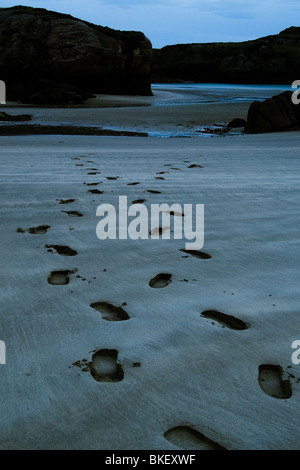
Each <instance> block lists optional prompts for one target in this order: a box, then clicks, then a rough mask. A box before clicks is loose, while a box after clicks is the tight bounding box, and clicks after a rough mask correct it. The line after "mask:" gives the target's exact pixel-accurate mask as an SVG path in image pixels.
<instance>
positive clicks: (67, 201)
mask: <svg viewBox="0 0 300 470" xmlns="http://www.w3.org/2000/svg"><path fill="white" fill-rule="evenodd" d="M56 200H57V201H59V203H60V204H72V202H74V201H76V199H56Z"/></svg>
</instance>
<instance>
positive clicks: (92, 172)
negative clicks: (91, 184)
mask: <svg viewBox="0 0 300 470" xmlns="http://www.w3.org/2000/svg"><path fill="white" fill-rule="evenodd" d="M87 174H88V175H101V171H90V172H89V173H87Z"/></svg>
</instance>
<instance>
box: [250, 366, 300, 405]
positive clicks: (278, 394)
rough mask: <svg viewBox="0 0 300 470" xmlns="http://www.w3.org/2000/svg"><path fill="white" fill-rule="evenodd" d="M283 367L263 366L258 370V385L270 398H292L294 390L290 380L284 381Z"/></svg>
mask: <svg viewBox="0 0 300 470" xmlns="http://www.w3.org/2000/svg"><path fill="white" fill-rule="evenodd" d="M282 375H283V370H282V367H281V366H278V365H272V364H262V365H260V366H259V368H258V383H259V385H260V388H261V389H262V390H263V391H264V392H265V393H266V394H267V395H269V396H270V397H273V398H278V399H281V400H283V399H287V398H290V397H291V396H292V388H291V384H290V381H289V380H283V379H282Z"/></svg>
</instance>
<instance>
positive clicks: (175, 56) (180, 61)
mask: <svg viewBox="0 0 300 470" xmlns="http://www.w3.org/2000/svg"><path fill="white" fill-rule="evenodd" d="M298 79H300V27H291V28H288V29H286V30H284V31H282V32H281V33H279V34H277V35H272V36H266V37H263V38H260V39H256V40H253V41H245V42H240V43H233V42H232V43H206V44H178V45H175V46H166V47H164V48H162V49H154V50H153V60H152V81H153V82H180V81H192V82H199V83H201V82H202V83H203V82H210V83H249V84H256V83H260V84H262V83H268V84H289V83H292V82H293V81H294V80H298Z"/></svg>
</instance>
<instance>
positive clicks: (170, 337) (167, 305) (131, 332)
mask: <svg viewBox="0 0 300 470" xmlns="http://www.w3.org/2000/svg"><path fill="white" fill-rule="evenodd" d="M143 109H144V108H143ZM145 109H146V108H145ZM147 109H150V108H147ZM128 112H129V114H127V116H130V114H131V110H130V109H128ZM132 112H133V111H132ZM120 113H122V110H120ZM234 117H235V116H234ZM131 119H133V116H132V118H131ZM174 119H175V118H174ZM166 125H167V123H166ZM299 144H300V135H299V133H289V134H272V135H271V134H270V135H263V136H235V137H226V138H213V139H154V138H130V137H128V138H124V137H116V138H111V137H87V136H84V137H76V136H72V137H71V136H51V137H50V136H49V137H43V136H28V137H1V138H0V175H1V176H0V192H1V202H2V204H1V208H0V213H1V228H0V230H1V247H0V250H1V265H2V276H1V278H2V280H1V286H0V288H1V308H0V325H1V330H0V339H1V340H3V341H5V343H6V356H7V357H6V362H7V363H6V365H0V368H1V404H0V443H1V444H0V446H1V448H2V449H113V450H118V449H151V450H152V449H153V450H154V449H165V450H176V449H185V450H186V449H194V448H202V446H203V443H202V442H201V440H200V439H199V438H198V437H197V435H193V437H191V434H190V433H189V432H188V430H187V429H185V428H184V426H193V427H194V429H196V430H197V431H198V432H200V433H202V434H203V435H205V436H206V437H207V438H208V439H210V441H209V442H211V441H212V442H213V443H214V445H217V444H218V445H220V446H222V447H224V448H226V449H298V448H299V419H300V405H299V403H300V399H299V398H300V383H299V378H300V369H299V368H300V365H295V364H293V363H292V360H291V355H292V353H293V350H292V349H291V345H292V342H293V341H294V340H297V339H300V337H299V335H300V325H299V300H300V291H299V264H300V249H299V248H300V246H299V244H300V242H299V239H300V238H299V227H300V223H299V202H300V201H299V187H300V185H299V170H300V161H299ZM191 165H199V166H193V167H191V168H189V167H190V166H191ZM200 166H201V167H202V168H200ZM176 168H177V169H176ZM93 173H95V174H93ZM111 178H117V179H111ZM156 178H164V179H163V180H162V179H156ZM90 183H99V184H98V185H97V186H88V184H90ZM129 183H139V184H134V185H131V184H130V185H128V184H129ZM90 189H99V191H101V192H103V194H93V193H90V192H89V190H90ZM149 190H151V191H160V193H151V192H148V191H149ZM120 195H125V196H127V197H128V204H130V203H131V202H132V201H134V200H137V199H145V200H146V205H147V207H150V204H151V203H163V202H166V203H169V204H171V203H174V202H177V203H179V204H181V205H182V206H183V204H188V203H192V204H204V205H205V243H204V247H203V251H204V252H205V253H207V254H209V255H210V256H211V258H207V259H201V258H195V257H193V256H191V255H187V254H185V253H183V252H182V251H180V250H181V249H183V248H184V244H185V240H173V239H171V240H150V239H149V240H137V241H134V240H120V241H119V240H105V241H100V240H99V239H98V238H97V236H96V225H97V223H98V221H99V217H96V208H97V206H98V205H99V204H101V203H110V204H114V205H117V204H118V198H119V196H120ZM72 200H73V201H72ZM61 202H67V203H65V204H61ZM68 212H69V213H70V214H69V215H68ZM80 214H81V215H82V216H81V217H76V215H80ZM41 225H46V226H48V228H47V229H45V230H42V229H39V230H37V231H38V232H43V231H45V233H37V234H34V233H29V232H28V229H29V228H33V227H39V226H41ZM18 228H19V229H20V230H19V231H17V229H18ZM51 246H52V248H50V247H51ZM53 246H65V247H69V248H70V249H71V250H73V251H71V252H69V251H68V250H67V249H66V250H65V252H64V253H69V254H70V253H72V254H73V256H62V255H61V254H59V252H58V251H57V250H56V249H55V248H53ZM49 250H50V251H49ZM74 252H77V254H76V255H74ZM57 272H59V273H57ZM160 273H164V274H169V275H172V276H171V278H169V280H168V281H167V278H166V277H164V278H161V279H160V281H159V282H160V285H161V288H153V286H152V287H151V286H150V285H149V282H150V280H151V279H154V278H156V276H157V275H158V274H160ZM156 279H157V278H156ZM67 281H69V282H68V284H63V283H64V282H67ZM163 281H164V282H163ZM166 281H167V282H166ZM169 281H171V282H169ZM156 282H157V281H156ZM164 283H165V287H162V286H163V285H164ZM60 284H62V285H60ZM152 284H153V285H154V284H155V282H154V281H153V282H152ZM125 302H126V304H124V303H125ZM91 305H93V306H94V307H93V308H92V307H91ZM113 307H117V309H114V308H113ZM119 307H122V308H123V310H124V311H125V312H126V313H127V315H128V316H129V319H126V316H125V317H124V314H122V312H121V310H120V309H119ZM97 309H98V310H97ZM101 309H102V312H101ZM211 310H217V311H219V312H221V313H224V314H226V315H229V316H230V317H232V316H233V317H235V318H236V319H237V320H239V321H240V323H239V322H233V320H232V318H231V319H230V318H228V317H226V316H224V315H223V316H222V315H221V317H220V316H218V315H217V316H215V318H214V319H212V318H210V316H211V314H210V313H207V312H209V311H211ZM203 312H206V313H205V314H203V316H201V313H203ZM122 315H123V316H122ZM120 316H121V319H123V320H124V319H125V321H120ZM107 317H109V319H110V320H112V321H107ZM220 319H221V320H222V321H223V323H222V321H221V322H219V320H220ZM236 324H237V325H239V324H242V325H244V324H245V325H247V328H245V329H239V328H238V329H234V328H233V327H234V326H235V325H236ZM97 351H98V352H97ZM99 351H100V352H99ZM87 363H91V366H90V367H91V368H90V367H89V366H87ZM74 364H75V365H74ZM117 364H118V365H117ZM265 365H267V366H268V367H267V369H265V368H261V367H260V366H265ZM277 365H278V366H280V367H282V371H283V380H288V382H289V386H290V390H291V393H292V395H291V396H290V397H289V398H288V396H287V395H285V394H284V390H283V389H282V387H281V388H280V380H279V377H277V376H276V370H277V369H276V370H275V369H272V368H271V367H270V366H277ZM101 374H102V378H103V376H104V379H105V378H106V379H107V378H108V377H110V380H111V381H110V382H109V381H99V380H101ZM99 377H100V378H99ZM258 378H259V379H260V380H258ZM262 380H264V382H262ZM272 395H273V396H272ZM178 427H179V429H178ZM182 427H183V428H182ZM173 428H176V429H175V430H174V429H173ZM168 431H169V432H168Z"/></svg>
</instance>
